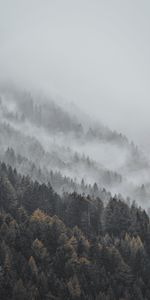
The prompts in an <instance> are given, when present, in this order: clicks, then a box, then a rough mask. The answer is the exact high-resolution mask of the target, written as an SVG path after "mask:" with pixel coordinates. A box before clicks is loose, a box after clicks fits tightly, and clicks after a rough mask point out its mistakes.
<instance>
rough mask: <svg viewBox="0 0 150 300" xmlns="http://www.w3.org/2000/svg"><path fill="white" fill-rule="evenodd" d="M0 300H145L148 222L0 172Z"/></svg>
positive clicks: (148, 291)
mask: <svg viewBox="0 0 150 300" xmlns="http://www.w3.org/2000/svg"><path fill="white" fill-rule="evenodd" d="M0 299H1V300H10V299H12V300H26V299H28V300H30V299H36V300H37V299H39V300H40V299H41V300H45V299H65V300H66V299H70V300H72V299H73V300H79V299H83V300H89V299H90V300H91V299H93V300H94V299H96V300H123V299H124V300H134V299H136V300H137V299H138V300H143V299H144V300H146V299H147V300H148V299H150V221H149V217H148V215H147V213H146V212H145V211H144V210H142V209H141V208H138V207H136V205H135V204H134V203H133V204H132V205H130V206H129V205H128V204H127V203H125V202H124V201H122V200H120V199H117V198H111V199H110V201H109V202H108V204H107V205H106V206H104V204H103V202H102V200H101V199H100V198H91V197H90V196H87V197H86V196H83V195H78V194H77V193H72V194H69V193H64V194H63V196H62V197H60V196H59V195H57V194H56V193H55V192H54V191H53V189H52V187H51V185H50V184H47V185H46V184H39V183H38V182H33V181H32V180H31V179H30V178H29V177H28V176H26V177H25V176H21V175H20V174H18V173H17V171H16V170H15V169H14V170H13V169H12V168H11V167H9V166H8V167H7V166H6V165H5V164H4V163H1V164H0Z"/></svg>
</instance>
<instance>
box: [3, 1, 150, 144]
mask: <svg viewBox="0 0 150 300" xmlns="http://www.w3.org/2000/svg"><path fill="white" fill-rule="evenodd" d="M0 70H1V72H0V77H1V78H2V79H13V81H16V82H19V83H21V84H22V85H25V86H26V85H27V86H28V84H29V85H31V86H32V85H33V86H37V87H38V88H39V87H40V88H43V89H46V90H49V91H50V92H52V93H54V94H55V93H56V94H59V95H61V96H62V97H64V98H65V97H66V99H67V100H69V101H74V102H76V103H77V104H78V105H79V106H80V107H81V108H82V109H84V110H85V111H86V112H89V113H91V114H92V115H93V116H96V118H99V119H100V120H102V121H103V122H104V123H105V124H107V125H109V126H112V127H113V128H116V129H118V130H120V131H123V132H124V133H127V134H128V135H129V137H134V136H135V139H136V141H138V142H141V140H142V139H143V138H144V139H146V140H148V137H149V135H150V134H149V132H150V118H149V114H150V112H149V111H150V1H149V0H13V1H12V0H0Z"/></svg>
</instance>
